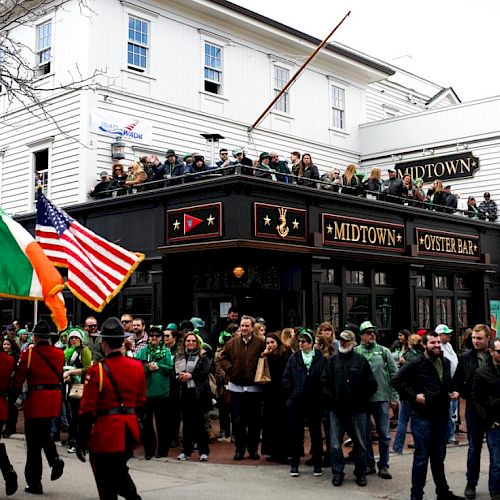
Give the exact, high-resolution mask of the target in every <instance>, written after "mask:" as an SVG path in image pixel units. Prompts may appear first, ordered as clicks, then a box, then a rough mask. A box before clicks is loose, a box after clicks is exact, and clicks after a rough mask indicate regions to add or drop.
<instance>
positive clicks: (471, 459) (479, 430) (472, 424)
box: [465, 408, 487, 486]
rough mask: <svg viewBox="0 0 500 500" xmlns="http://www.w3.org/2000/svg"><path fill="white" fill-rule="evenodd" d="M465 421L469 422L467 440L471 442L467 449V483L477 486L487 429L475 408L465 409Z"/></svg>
mask: <svg viewBox="0 0 500 500" xmlns="http://www.w3.org/2000/svg"><path fill="white" fill-rule="evenodd" d="M465 421H466V422H467V441H468V442H469V449H468V450H467V474H466V476H467V483H469V484H471V485H472V486H477V482H478V480H479V468H480V462H481V450H482V448H483V438H484V435H485V434H486V430H487V429H486V428H485V425H484V423H483V421H482V419H481V417H480V416H479V414H478V413H477V411H476V410H474V409H473V408H467V409H466V410H465Z"/></svg>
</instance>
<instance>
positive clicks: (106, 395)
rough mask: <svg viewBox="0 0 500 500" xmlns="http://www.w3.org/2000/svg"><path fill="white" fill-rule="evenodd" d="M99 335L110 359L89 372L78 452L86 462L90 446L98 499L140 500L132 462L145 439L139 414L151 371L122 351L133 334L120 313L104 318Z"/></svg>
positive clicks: (91, 368) (82, 408)
mask: <svg viewBox="0 0 500 500" xmlns="http://www.w3.org/2000/svg"><path fill="white" fill-rule="evenodd" d="M100 335H101V337H102V344H101V349H102V352H103V353H104V354H105V359H103V360H102V361H100V362H98V363H97V364H95V365H93V366H91V367H90V368H89V370H88V372H87V376H86V380H85V387H84V390H83V397H82V401H81V403H80V429H79V439H78V446H77V449H76V454H77V456H78V458H79V459H80V460H81V461H82V462H85V455H86V454H87V450H88V449H90V463H91V465H92V470H93V472H94V476H95V481H96V484H97V489H98V491H99V498H101V499H105V500H115V499H117V498H118V495H120V496H122V497H124V498H126V499H127V500H140V498H141V497H140V496H139V495H138V494H137V489H136V487H135V484H134V482H133V481H132V478H131V477H130V475H129V473H128V467H127V461H128V460H129V458H131V457H132V454H133V450H134V448H136V447H137V446H138V445H139V444H140V433H139V420H138V419H139V417H140V414H141V413H142V407H143V406H144V403H145V401H146V376H145V374H144V368H143V367H142V364H141V363H140V362H139V361H137V360H135V359H133V358H129V357H126V356H123V354H122V352H121V347H122V343H123V340H124V338H125V337H127V336H128V335H124V332H123V327H122V324H121V321H120V320H119V319H118V318H108V319H107V320H106V321H104V323H103V324H102V327H101V334H100Z"/></svg>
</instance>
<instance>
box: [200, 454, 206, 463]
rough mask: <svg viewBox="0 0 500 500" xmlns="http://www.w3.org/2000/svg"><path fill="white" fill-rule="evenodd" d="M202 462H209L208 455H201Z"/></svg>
mask: <svg viewBox="0 0 500 500" xmlns="http://www.w3.org/2000/svg"><path fill="white" fill-rule="evenodd" d="M200 462H208V455H207V454H206V453H202V454H201V455H200Z"/></svg>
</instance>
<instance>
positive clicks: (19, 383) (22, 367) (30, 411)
mask: <svg viewBox="0 0 500 500" xmlns="http://www.w3.org/2000/svg"><path fill="white" fill-rule="evenodd" d="M51 335H53V334H52V333H51V331H50V327H49V325H48V323H47V322H46V321H39V322H38V323H37V324H36V325H35V327H34V328H33V343H34V347H33V348H31V349H28V350H27V351H26V352H23V353H22V354H21V359H20V361H19V367H18V369H17V371H16V375H15V378H14V387H15V389H16V393H17V394H19V393H20V392H21V390H22V387H23V383H24V381H25V380H26V381H27V382H28V397H27V399H26V401H25V402H24V434H25V437H26V447H27V449H28V451H27V454H26V467H25V468H24V477H25V478H26V483H27V486H26V488H25V491H26V492H28V493H33V494H35V495H41V494H42V493H43V488H42V449H43V451H44V453H45V456H46V457H47V461H48V462H49V465H50V467H52V473H51V475H50V479H51V481H55V480H56V479H59V478H60V477H61V476H62V474H63V471H64V462H63V461H62V460H61V459H60V458H59V455H58V454H57V450H56V446H55V444H54V441H53V440H52V436H51V433H50V427H51V422H52V419H53V418H55V417H58V416H59V413H60V411H61V381H62V372H63V366H64V353H63V351H62V350H61V349H57V347H53V346H51V345H50V340H49V337H50V336H51Z"/></svg>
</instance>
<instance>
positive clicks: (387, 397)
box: [356, 343, 399, 403]
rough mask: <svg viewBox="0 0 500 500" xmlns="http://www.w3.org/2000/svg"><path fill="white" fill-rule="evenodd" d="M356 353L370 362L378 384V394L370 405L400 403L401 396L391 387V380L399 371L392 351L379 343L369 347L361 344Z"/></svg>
mask: <svg viewBox="0 0 500 500" xmlns="http://www.w3.org/2000/svg"><path fill="white" fill-rule="evenodd" d="M356 352H357V353H359V354H361V355H362V356H363V357H364V358H365V359H366V360H367V361H368V363H369V364H370V368H371V369H372V372H373V375H374V376H375V380H376V381H377V384H378V388H377V392H376V393H375V394H374V395H373V396H372V397H371V399H370V403H375V402H380V401H387V402H389V401H399V395H398V393H397V392H396V390H395V389H394V388H393V387H392V385H391V379H392V377H394V375H396V372H397V371H398V367H397V366H396V362H395V361H394V358H393V357H392V353H391V351H389V349H387V347H384V346H381V345H378V344H377V343H375V344H373V346H369V347H368V346H366V345H365V344H363V343H361V344H360V345H358V346H357V347H356Z"/></svg>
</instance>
